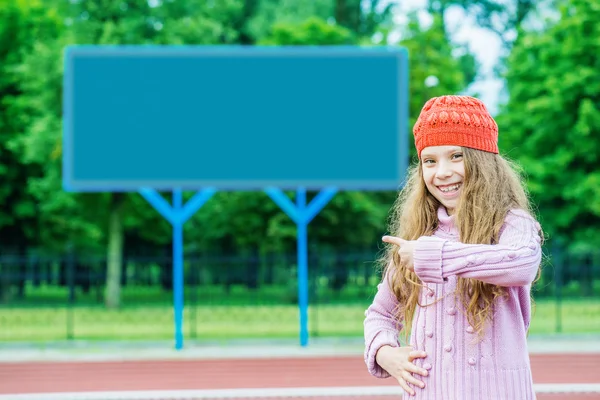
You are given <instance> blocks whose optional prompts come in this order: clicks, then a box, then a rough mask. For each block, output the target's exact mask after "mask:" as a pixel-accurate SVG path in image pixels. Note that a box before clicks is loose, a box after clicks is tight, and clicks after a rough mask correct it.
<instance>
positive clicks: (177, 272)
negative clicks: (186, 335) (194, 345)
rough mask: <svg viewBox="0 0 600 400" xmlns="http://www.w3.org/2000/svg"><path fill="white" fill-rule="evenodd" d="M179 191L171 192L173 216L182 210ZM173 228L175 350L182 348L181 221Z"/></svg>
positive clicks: (176, 220) (181, 199)
mask: <svg viewBox="0 0 600 400" xmlns="http://www.w3.org/2000/svg"><path fill="white" fill-rule="evenodd" d="M182 203H183V198H182V193H181V189H174V190H173V208H172V210H173V215H177V216H180V215H181V210H182V208H183V204H182ZM171 225H172V226H173V308H174V310H173V311H174V314H175V348H176V349H181V348H182V347H183V284H184V282H183V221H182V220H181V218H174V220H173V221H172V222H171Z"/></svg>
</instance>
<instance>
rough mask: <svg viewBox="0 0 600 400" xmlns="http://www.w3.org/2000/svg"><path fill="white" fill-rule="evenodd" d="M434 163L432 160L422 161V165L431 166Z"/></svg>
mask: <svg viewBox="0 0 600 400" xmlns="http://www.w3.org/2000/svg"><path fill="white" fill-rule="evenodd" d="M433 163H434V161H433V160H432V159H427V160H423V164H433Z"/></svg>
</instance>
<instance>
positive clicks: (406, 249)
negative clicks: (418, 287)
mask: <svg viewBox="0 0 600 400" xmlns="http://www.w3.org/2000/svg"><path fill="white" fill-rule="evenodd" d="M381 240H383V241H384V242H386V243H391V244H395V245H396V246H398V247H400V249H398V254H399V255H400V262H401V263H402V266H403V267H404V268H406V269H408V270H409V271H414V270H415V265H414V260H413V253H414V251H415V242H416V240H404V239H400V238H399V237H395V236H384V237H383V238H381Z"/></svg>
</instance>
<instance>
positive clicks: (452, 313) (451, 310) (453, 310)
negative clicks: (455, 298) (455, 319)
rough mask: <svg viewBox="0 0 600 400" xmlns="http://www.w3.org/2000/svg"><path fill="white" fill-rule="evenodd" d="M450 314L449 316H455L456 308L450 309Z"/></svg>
mask: <svg viewBox="0 0 600 400" xmlns="http://www.w3.org/2000/svg"><path fill="white" fill-rule="evenodd" d="M446 311H447V312H448V314H450V315H454V314H456V308H454V307H450V308H449V309H448V310H446Z"/></svg>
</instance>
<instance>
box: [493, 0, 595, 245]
mask: <svg viewBox="0 0 600 400" xmlns="http://www.w3.org/2000/svg"><path fill="white" fill-rule="evenodd" d="M598 21H600V7H598V3H597V2H596V1H594V0H570V1H568V2H565V3H564V4H563V5H562V6H561V7H560V19H558V21H557V22H555V23H552V22H549V26H548V28H547V29H545V30H542V31H525V32H523V33H522V36H521V38H520V39H519V41H518V42H517V43H516V45H515V47H514V50H513V52H512V54H511V56H510V58H509V60H508V65H507V67H508V73H507V75H506V79H507V82H508V89H509V93H510V101H509V102H508V104H507V105H506V107H505V109H504V110H503V112H502V115H501V116H500V117H499V124H500V128H501V135H500V139H501V140H500V144H501V147H502V148H503V149H504V150H505V151H506V152H507V153H508V154H509V156H511V157H512V158H516V159H517V160H518V161H519V162H520V163H521V164H522V166H523V167H524V170H525V172H526V173H527V174H528V179H529V189H530V191H531V194H532V196H533V198H534V200H535V202H536V203H537V204H538V205H539V212H540V215H541V218H542V222H543V226H544V228H545V229H546V231H547V232H548V233H549V235H550V237H559V238H563V239H565V240H567V242H568V244H569V246H570V247H571V248H585V247H591V248H597V247H598V245H600V239H599V237H600V236H599V235H598V226H600V169H599V168H598V162H599V161H600V160H599V159H600V61H599V60H600V59H599V58H598V57H597V54H598V53H599V52H600V40H598V38H599V37H600V24H599V23H598Z"/></svg>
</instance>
